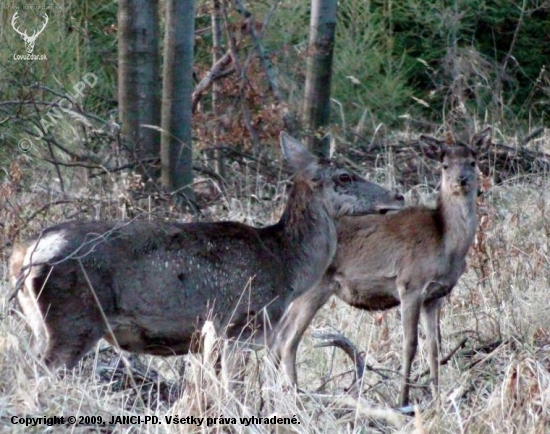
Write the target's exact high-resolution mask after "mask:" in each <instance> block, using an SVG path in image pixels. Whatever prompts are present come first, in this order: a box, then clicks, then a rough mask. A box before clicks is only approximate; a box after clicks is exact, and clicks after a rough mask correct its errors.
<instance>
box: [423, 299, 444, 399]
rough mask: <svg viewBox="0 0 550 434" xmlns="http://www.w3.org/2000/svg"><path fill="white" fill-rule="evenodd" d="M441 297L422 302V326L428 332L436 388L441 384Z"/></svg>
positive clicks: (432, 373) (430, 364) (431, 373)
mask: <svg viewBox="0 0 550 434" xmlns="http://www.w3.org/2000/svg"><path fill="white" fill-rule="evenodd" d="M440 306H441V299H440V298H436V299H432V300H430V301H428V302H426V303H424V304H422V310H421V319H422V327H423V328H424V332H425V333H426V340H427V345H428V365H429V366H430V375H431V377H432V381H433V384H434V386H435V390H436V392H437V387H438V384H439V352H440V350H441V332H440V326H439V313H440Z"/></svg>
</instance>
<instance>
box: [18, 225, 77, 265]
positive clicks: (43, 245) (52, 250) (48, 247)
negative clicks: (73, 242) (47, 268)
mask: <svg viewBox="0 0 550 434" xmlns="http://www.w3.org/2000/svg"><path fill="white" fill-rule="evenodd" d="M66 245H67V240H66V239H65V234H64V233H63V232H62V231H60V232H52V233H49V234H48V235H46V236H44V237H42V238H40V239H39V240H37V241H36V242H35V243H32V244H31V245H30V246H29V247H28V248H27V253H26V255H25V261H24V262H23V265H24V266H25V265H29V264H31V261H32V263H33V264H41V263H43V262H48V261H49V260H50V259H52V258H53V257H55V256H56V255H57V254H59V252H61V250H63V248H64V247H65V246H66Z"/></svg>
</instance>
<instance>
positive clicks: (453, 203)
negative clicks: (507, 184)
mask: <svg viewBox="0 0 550 434" xmlns="http://www.w3.org/2000/svg"><path fill="white" fill-rule="evenodd" d="M475 191H476V190H475V189H474V191H472V192H469V193H468V194H467V195H462V194H445V193H443V192H441V193H440V195H439V196H438V198H437V207H436V217H437V219H438V220H439V222H440V227H441V231H442V238H443V244H444V247H445V253H446V254H447V255H448V256H451V257H453V256H454V257H464V256H466V253H467V252H468V249H469V248H470V246H471V244H472V242H473V240H474V236H475V232H476V227H477V216H476V197H475Z"/></svg>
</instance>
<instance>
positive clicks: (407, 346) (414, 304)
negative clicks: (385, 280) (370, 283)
mask: <svg viewBox="0 0 550 434" xmlns="http://www.w3.org/2000/svg"><path fill="white" fill-rule="evenodd" d="M399 292H400V297H401V321H402V326H403V366H402V376H403V378H402V384H401V394H400V395H399V405H400V406H401V407H404V406H406V405H408V404H409V390H410V379H411V366H412V362H413V360H414V356H415V355H416V349H417V347H418V321H419V319H420V306H421V298H420V295H421V294H420V293H418V292H416V291H414V290H411V289H410V288H409V290H408V291H407V289H406V288H403V289H402V290H400V291H399Z"/></svg>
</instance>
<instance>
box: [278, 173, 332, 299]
mask: <svg viewBox="0 0 550 434" xmlns="http://www.w3.org/2000/svg"><path fill="white" fill-rule="evenodd" d="M317 195H318V193H317V194H316V192H315V191H314V190H313V189H312V187H311V186H310V185H308V183H306V182H305V181H300V180H298V181H296V182H295V184H294V187H293V189H292V191H291V193H290V196H289V200H288V203H287V206H286V209H285V211H284V213H283V215H282V217H281V220H280V221H279V222H278V223H277V224H276V225H274V226H272V227H271V228H270V229H271V230H272V231H271V233H272V236H273V237H274V238H275V239H276V242H277V244H278V250H279V251H280V252H281V255H282V257H281V261H282V263H284V264H285V267H286V269H285V270H281V272H284V273H287V274H288V275H289V285H291V286H292V290H293V293H294V295H296V296H298V295H299V294H301V293H302V292H303V291H305V290H307V289H309V288H310V287H311V286H313V285H315V284H316V283H317V282H318V281H319V279H320V278H321V277H322V275H323V274H324V272H325V271H326V269H327V268H328V266H329V265H330V263H331V261H332V259H333V257H334V254H335V253H336V225H335V223H334V220H333V218H332V217H331V216H330V215H329V212H328V210H327V208H326V207H325V205H324V204H323V202H322V201H321V200H320V199H319V197H318V196H317Z"/></svg>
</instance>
